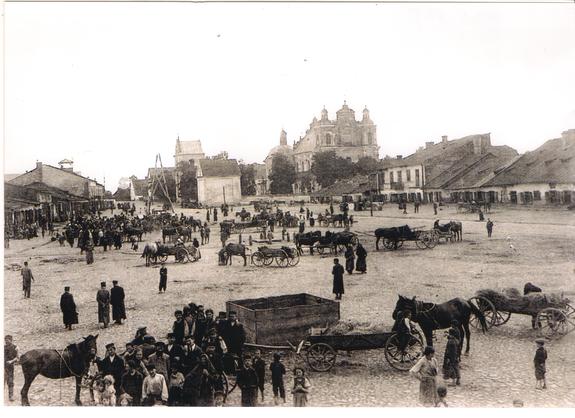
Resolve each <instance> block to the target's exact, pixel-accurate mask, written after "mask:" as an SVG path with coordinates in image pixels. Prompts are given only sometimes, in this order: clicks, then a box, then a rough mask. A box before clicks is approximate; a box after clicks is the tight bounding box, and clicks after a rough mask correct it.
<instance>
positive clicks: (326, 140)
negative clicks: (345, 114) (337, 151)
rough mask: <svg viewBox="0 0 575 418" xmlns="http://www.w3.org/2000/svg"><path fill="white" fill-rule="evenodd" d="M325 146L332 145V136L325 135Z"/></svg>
mask: <svg viewBox="0 0 575 418" xmlns="http://www.w3.org/2000/svg"><path fill="white" fill-rule="evenodd" d="M325 144H326V145H331V134H325Z"/></svg>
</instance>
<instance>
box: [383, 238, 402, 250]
mask: <svg viewBox="0 0 575 418" xmlns="http://www.w3.org/2000/svg"><path fill="white" fill-rule="evenodd" d="M383 246H384V247H385V248H387V249H388V250H393V249H394V245H393V240H390V239H389V238H385V239H384V240H383ZM397 248H399V242H398V243H397Z"/></svg>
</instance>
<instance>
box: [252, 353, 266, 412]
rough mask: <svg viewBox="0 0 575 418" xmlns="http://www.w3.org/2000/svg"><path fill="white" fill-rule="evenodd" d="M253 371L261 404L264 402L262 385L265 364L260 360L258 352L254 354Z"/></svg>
mask: <svg viewBox="0 0 575 418" xmlns="http://www.w3.org/2000/svg"><path fill="white" fill-rule="evenodd" d="M254 370H255V371H256V374H257V376H258V389H259V390H260V393H261V396H262V403H263V402H264V384H265V381H266V362H265V361H264V360H263V359H262V353H261V351H260V350H256V351H255V352H254Z"/></svg>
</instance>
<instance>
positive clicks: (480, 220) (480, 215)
mask: <svg viewBox="0 0 575 418" xmlns="http://www.w3.org/2000/svg"><path fill="white" fill-rule="evenodd" d="M484 220H485V217H484V216H483V211H482V210H481V209H479V222H483V221H484Z"/></svg>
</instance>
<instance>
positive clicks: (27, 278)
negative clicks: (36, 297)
mask: <svg viewBox="0 0 575 418" xmlns="http://www.w3.org/2000/svg"><path fill="white" fill-rule="evenodd" d="M21 274H22V290H24V298H26V299H30V293H31V291H32V282H33V281H34V275H33V274H32V270H30V268H29V267H28V262H27V261H24V267H22V271H21Z"/></svg>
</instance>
